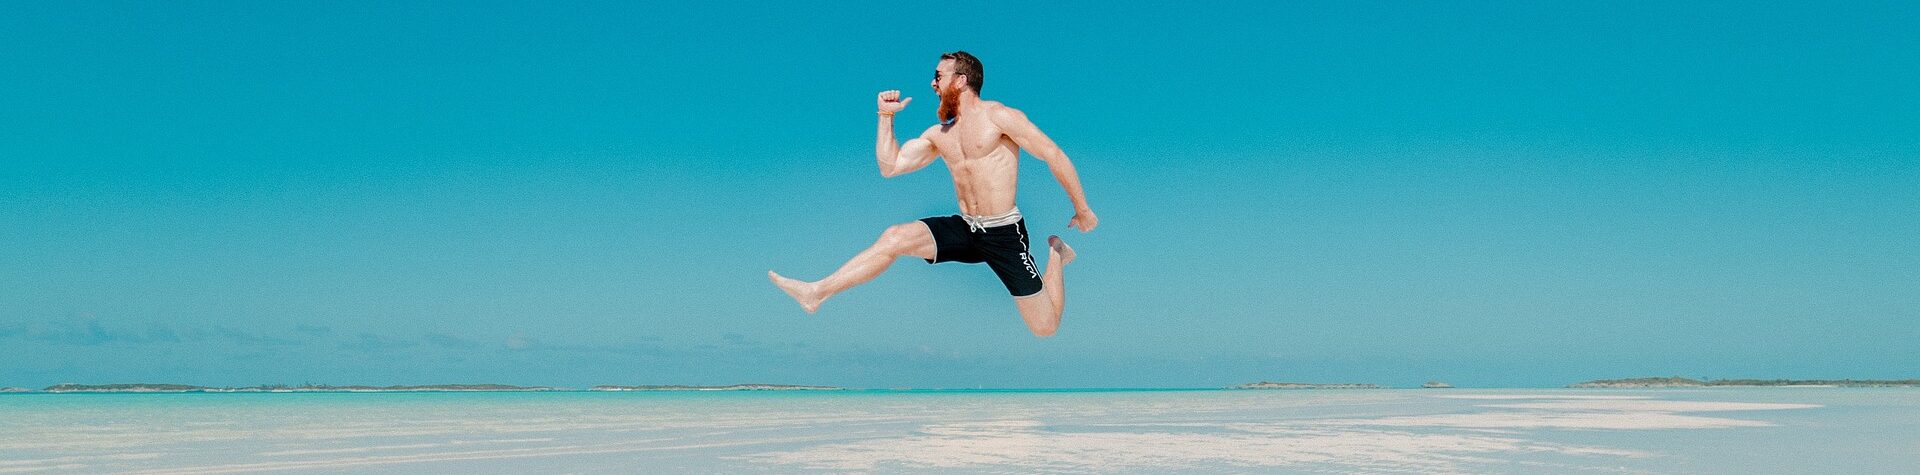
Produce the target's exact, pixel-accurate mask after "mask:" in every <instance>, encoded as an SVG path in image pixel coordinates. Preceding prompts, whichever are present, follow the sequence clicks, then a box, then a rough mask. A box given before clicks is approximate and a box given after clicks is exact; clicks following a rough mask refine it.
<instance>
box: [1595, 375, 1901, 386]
mask: <svg viewBox="0 0 1920 475" xmlns="http://www.w3.org/2000/svg"><path fill="white" fill-rule="evenodd" d="M1793 386H1798V387H1809V386H1811V387H1842V388H1865V387H1887V388H1891V387H1920V379H1902V380H1882V379H1710V380H1698V379H1692V378H1682V377H1678V376H1675V377H1668V378H1633V379H1600V380H1594V381H1587V382H1584V383H1576V384H1570V385H1567V387H1569V388H1579V389H1595V388H1604V389H1644V388H1705V387H1793Z"/></svg>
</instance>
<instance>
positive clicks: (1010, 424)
mask: <svg viewBox="0 0 1920 475" xmlns="http://www.w3.org/2000/svg"><path fill="white" fill-rule="evenodd" d="M903 470H912V471H964V472H1004V473H1033V472H1048V473H1081V472H1156V473H1157V472H1169V471H1173V472H1182V471H1193V472H1201V471H1204V472H1215V471H1230V472H1249V471H1254V472H1320V473H1327V472H1330V473H1348V472H1365V473H1381V472H1384V473H1448V472H1455V473H1920V389H1910V388H1749V389H1723V388H1715V389H1696V390H1571V389H1537V390H1461V389H1453V390H1263V391H1215V390H1196V391H1013V392H1008V391H836V392H629V393H605V392H550V393H293V394H6V395H0V473H17V472H40V471H60V472H67V471H86V472H134V473H221V472H260V471H284V472H340V471H347V472H386V473H400V472H405V473H419V472H434V473H441V472H454V471H460V472H479V473H524V472H534V471H538V472H604V471H621V472H633V471H646V472H661V471H671V472H755V471H758V472H780V473H786V472H796V471H831V472H845V471H903Z"/></svg>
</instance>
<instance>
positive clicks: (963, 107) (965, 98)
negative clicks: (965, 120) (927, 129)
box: [940, 91, 980, 125]
mask: <svg viewBox="0 0 1920 475" xmlns="http://www.w3.org/2000/svg"><path fill="white" fill-rule="evenodd" d="M955 102H958V103H959V104H957V105H956V106H955V108H956V110H955V112H956V113H958V114H959V115H956V116H954V118H953V120H944V121H941V122H940V124H941V125H953V124H954V123H955V122H959V121H960V118H961V117H966V116H967V115H970V114H974V113H977V112H978V111H979V110H980V95H978V94H974V93H973V91H961V92H960V98H959V99H955Z"/></svg>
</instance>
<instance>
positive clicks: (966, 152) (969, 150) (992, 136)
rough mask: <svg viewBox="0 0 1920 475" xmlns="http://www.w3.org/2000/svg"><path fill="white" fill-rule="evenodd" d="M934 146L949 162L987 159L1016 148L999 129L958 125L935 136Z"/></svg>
mask: <svg viewBox="0 0 1920 475" xmlns="http://www.w3.org/2000/svg"><path fill="white" fill-rule="evenodd" d="M932 139H933V146H934V147H937V148H939V149H940V152H941V153H940V155H941V156H942V157H943V158H946V159H947V160H956V161H958V160H974V159H981V158H987V157H989V156H994V155H998V154H1003V153H1005V152H1010V151H1013V149H1014V147H1016V146H1015V145H1014V144H1013V143H1011V142H1009V141H1008V140H1007V139H1006V135H1005V134H1003V133H1001V131H1000V129H999V128H997V127H990V126H977V127H968V126H967V125H966V124H956V125H954V126H953V127H951V128H949V129H947V130H946V131H943V132H940V133H938V134H935V135H934V136H933V137H932Z"/></svg>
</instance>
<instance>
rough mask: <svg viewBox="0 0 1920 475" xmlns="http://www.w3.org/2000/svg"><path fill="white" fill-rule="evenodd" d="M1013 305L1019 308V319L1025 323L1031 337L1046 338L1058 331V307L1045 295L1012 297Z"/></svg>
mask: <svg viewBox="0 0 1920 475" xmlns="http://www.w3.org/2000/svg"><path fill="white" fill-rule="evenodd" d="M1014 305H1015V306H1017V307H1019V308H1020V319H1021V320H1024V321H1026V322H1027V331H1030V332H1033V336H1037V337H1040V338H1046V337H1050V336H1053V334H1054V332H1057V331H1060V307H1057V306H1055V305H1054V303H1053V300H1052V299H1050V298H1048V297H1047V296H1046V295H1043V294H1035V295H1030V296H1026V297H1014Z"/></svg>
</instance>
